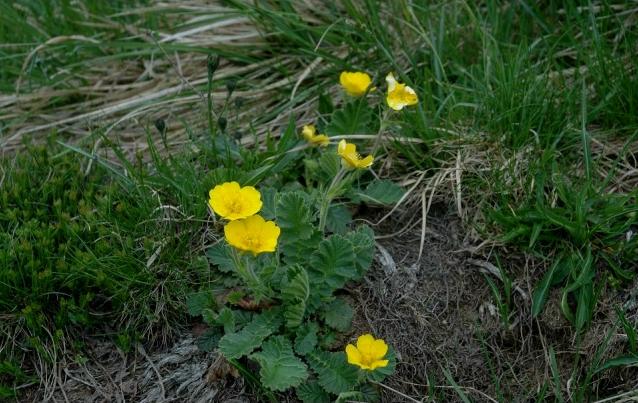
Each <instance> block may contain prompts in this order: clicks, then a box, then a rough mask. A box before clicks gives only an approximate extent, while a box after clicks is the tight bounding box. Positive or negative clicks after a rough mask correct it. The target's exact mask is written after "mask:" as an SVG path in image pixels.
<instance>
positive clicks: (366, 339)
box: [357, 334, 374, 354]
mask: <svg viewBox="0 0 638 403" xmlns="http://www.w3.org/2000/svg"><path fill="white" fill-rule="evenodd" d="M373 343H374V336H372V335H371V334H364V335H361V336H359V338H358V339H357V349H358V350H359V351H360V352H361V354H368V353H369V352H370V351H371V349H372V345H373Z"/></svg>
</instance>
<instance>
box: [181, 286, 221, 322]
mask: <svg viewBox="0 0 638 403" xmlns="http://www.w3.org/2000/svg"><path fill="white" fill-rule="evenodd" d="M211 307H215V297H214V296H213V294H212V293H211V292H210V291H200V292H195V293H192V294H190V295H189V296H188V297H187V298H186V308H187V309H188V314H189V315H191V316H199V315H201V314H202V312H203V311H204V309H206V308H211Z"/></svg>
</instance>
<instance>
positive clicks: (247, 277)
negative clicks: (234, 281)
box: [232, 249, 270, 300]
mask: <svg viewBox="0 0 638 403" xmlns="http://www.w3.org/2000/svg"><path fill="white" fill-rule="evenodd" d="M232 258H233V263H235V272H236V273H237V274H238V275H239V277H240V278H241V279H242V280H244V282H245V283H246V285H247V286H248V287H249V288H250V289H251V290H253V291H254V292H255V299H257V300H260V299H261V297H266V298H268V295H269V294H270V292H269V290H268V288H267V287H266V286H265V285H264V284H263V282H262V281H261V279H260V278H259V276H257V274H256V273H255V271H254V270H253V268H252V266H251V265H250V264H249V263H248V262H246V261H245V260H244V259H242V257H241V256H240V255H239V253H238V252H237V250H235V249H233V251H232Z"/></svg>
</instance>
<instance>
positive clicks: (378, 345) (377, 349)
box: [370, 339, 388, 360]
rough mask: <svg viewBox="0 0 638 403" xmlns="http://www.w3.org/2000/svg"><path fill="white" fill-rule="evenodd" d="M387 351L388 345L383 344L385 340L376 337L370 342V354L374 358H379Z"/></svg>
mask: <svg viewBox="0 0 638 403" xmlns="http://www.w3.org/2000/svg"><path fill="white" fill-rule="evenodd" d="M387 352H388V345H387V344H385V341H384V340H383V339H377V340H375V341H374V342H373V343H372V348H371V350H370V355H371V356H372V357H374V359H375V360H380V359H381V358H383V357H384V356H385V355H386V353H387Z"/></svg>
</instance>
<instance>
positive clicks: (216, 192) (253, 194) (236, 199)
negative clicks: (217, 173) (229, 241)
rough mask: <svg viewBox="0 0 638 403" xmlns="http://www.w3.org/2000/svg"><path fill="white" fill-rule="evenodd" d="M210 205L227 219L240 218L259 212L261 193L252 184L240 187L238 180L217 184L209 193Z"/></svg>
mask: <svg viewBox="0 0 638 403" xmlns="http://www.w3.org/2000/svg"><path fill="white" fill-rule="evenodd" d="M208 195H209V196H210V199H209V200H208V205H209V206H210V208H212V209H213V211H214V212H215V213H217V214H219V215H220V216H222V217H223V218H225V219H227V220H238V219H240V218H246V217H250V216H251V215H253V214H257V212H259V210H260V209H261V205H262V203H261V194H260V193H259V192H258V191H257V189H255V188H254V187H252V186H244V187H240V186H239V183H237V182H226V183H222V184H221V185H217V186H215V187H214V188H213V189H212V190H211V191H210V192H209V193H208Z"/></svg>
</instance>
